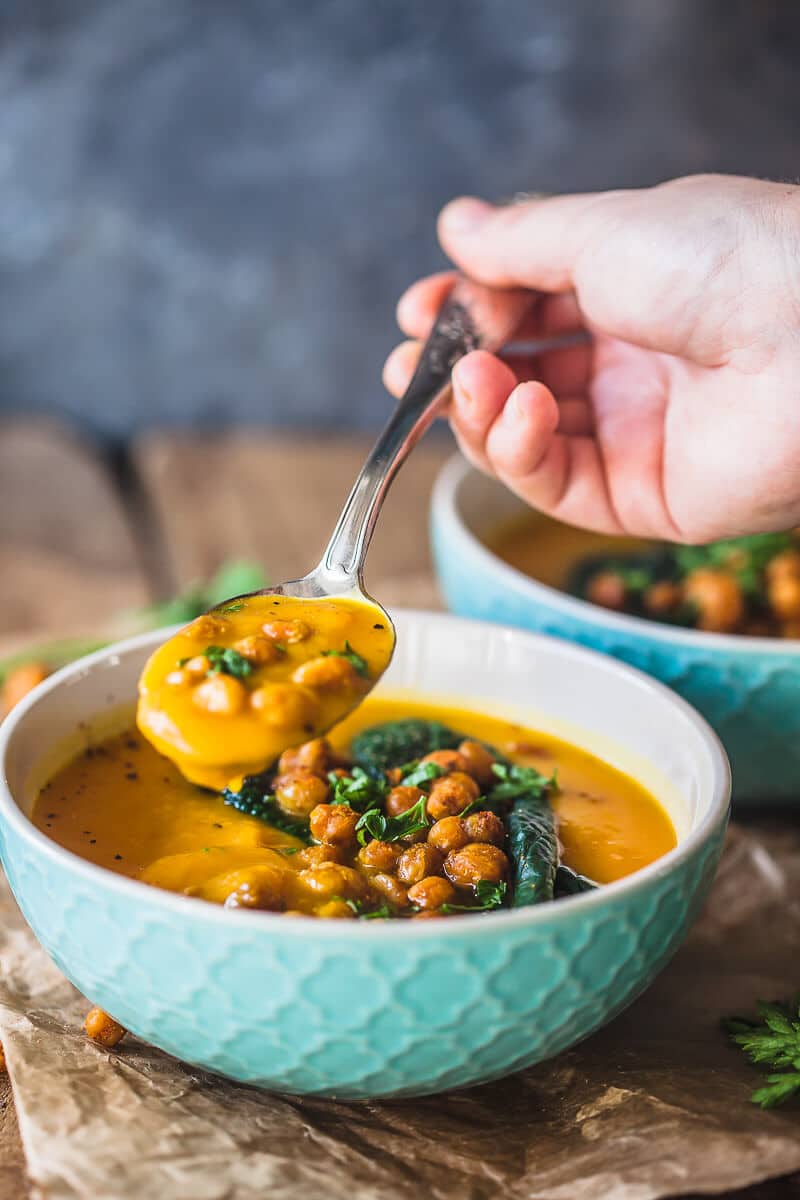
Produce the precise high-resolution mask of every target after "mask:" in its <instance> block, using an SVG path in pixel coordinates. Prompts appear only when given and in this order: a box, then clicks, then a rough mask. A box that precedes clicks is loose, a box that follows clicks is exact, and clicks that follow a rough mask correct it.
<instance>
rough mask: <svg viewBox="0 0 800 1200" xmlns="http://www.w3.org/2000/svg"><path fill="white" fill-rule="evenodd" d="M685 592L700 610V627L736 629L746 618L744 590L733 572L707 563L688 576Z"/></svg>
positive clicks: (722, 630) (729, 631) (720, 630)
mask: <svg viewBox="0 0 800 1200" xmlns="http://www.w3.org/2000/svg"><path fill="white" fill-rule="evenodd" d="M684 596H685V598H686V600H687V602H688V603H689V604H692V605H693V606H694V607H695V608H696V609H697V612H698V619H697V627H698V629H705V630H706V631H707V632H709V633H733V631H734V630H735V629H736V628H737V626H738V625H740V624H741V623H742V620H743V619H744V600H743V598H742V590H741V588H740V587H739V584H738V583H737V582H736V580H735V579H734V578H733V576H732V575H728V574H727V573H726V572H725V571H717V570H714V569H713V568H711V567H703V568H701V569H699V570H697V571H692V572H691V573H690V574H689V575H687V576H686V582H685V584H684Z"/></svg>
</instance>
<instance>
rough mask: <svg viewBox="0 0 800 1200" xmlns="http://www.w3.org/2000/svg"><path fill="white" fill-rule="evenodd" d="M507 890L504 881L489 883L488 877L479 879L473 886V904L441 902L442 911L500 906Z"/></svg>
mask: <svg viewBox="0 0 800 1200" xmlns="http://www.w3.org/2000/svg"><path fill="white" fill-rule="evenodd" d="M507 890H508V887H507V885H506V884H505V883H502V882H501V883H491V882H490V880H488V879H481V880H479V881H478V883H476V884H475V887H474V888H473V895H474V897H475V903H474V904H443V905H442V912H443V913H448V912H489V911H490V910H491V909H493V908H500V906H501V904H502V903H503V901H504V900H505V898H506V891H507Z"/></svg>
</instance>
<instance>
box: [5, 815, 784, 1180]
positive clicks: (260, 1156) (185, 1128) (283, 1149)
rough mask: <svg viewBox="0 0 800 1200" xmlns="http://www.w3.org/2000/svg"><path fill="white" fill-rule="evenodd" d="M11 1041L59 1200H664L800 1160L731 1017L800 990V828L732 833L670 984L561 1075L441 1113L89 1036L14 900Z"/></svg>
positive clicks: (32, 1151)
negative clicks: (255, 1080) (348, 1097)
mask: <svg viewBox="0 0 800 1200" xmlns="http://www.w3.org/2000/svg"><path fill="white" fill-rule="evenodd" d="M0 922H1V926H0V971H1V972H2V974H1V975H0V1038H1V1039H2V1041H3V1043H4V1045H5V1048H6V1054H7V1058H8V1063H9V1068H10V1071H11V1076H12V1083H13V1086H14V1093H15V1098H16V1103H17V1109H18V1114H19V1120H20V1127H21V1130H22V1136H23V1141H24V1146H25V1151H26V1154H27V1160H28V1165H29V1170H30V1174H31V1177H32V1179H33V1181H34V1184H35V1186H36V1187H37V1188H38V1189H40V1191H39V1194H40V1195H42V1196H46V1197H47V1198H48V1200H75V1198H76V1197H81V1198H82V1197H92V1200H97V1198H102V1200H129V1198H131V1200H132V1198H135V1200H139V1198H145V1197H146V1198H147V1200H151V1198H153V1197H155V1198H157V1200H245V1198H247V1200H252V1197H254V1196H267V1195H268V1196H269V1197H270V1200H290V1198H291V1200H300V1198H301V1197H302V1198H303V1200H306V1198H308V1200H317V1198H322V1197H324V1198H325V1200H339V1198H341V1200H377V1198H384V1197H392V1200H420V1197H424V1198H425V1200H445V1198H446V1200H450V1198H451V1197H458V1198H459V1200H489V1198H490V1197H491V1198H493V1200H494V1198H495V1197H498V1196H503V1197H508V1198H510V1200H600V1198H602V1200H654V1198H656V1197H660V1196H668V1195H680V1194H682V1193H687V1192H709V1193H713V1192H719V1191H724V1190H727V1189H731V1188H737V1187H744V1186H745V1185H746V1184H748V1183H752V1182H755V1181H757V1180H759V1179H762V1178H766V1177H768V1176H773V1175H780V1174H783V1173H785V1172H788V1171H792V1170H795V1169H798V1168H800V1121H798V1108H797V1107H796V1106H790V1107H788V1108H785V1109H777V1110H774V1111H772V1112H761V1111H760V1110H759V1109H757V1108H755V1107H754V1106H753V1105H751V1104H750V1103H749V1102H748V1097H749V1094H750V1091H751V1090H752V1088H753V1087H755V1086H757V1085H758V1082H759V1074H758V1072H757V1071H756V1070H755V1068H753V1067H752V1066H750V1065H749V1064H748V1063H747V1061H746V1060H745V1059H744V1057H743V1056H742V1055H741V1053H740V1052H738V1051H737V1050H735V1049H733V1048H731V1047H730V1046H729V1045H728V1043H727V1041H726V1039H725V1038H724V1037H723V1036H722V1034H721V1033H720V1031H719V1027H718V1022H719V1018H720V1017H721V1016H723V1015H727V1014H730V1013H734V1012H737V1011H745V1012H746V1011H749V1010H751V1009H752V1007H753V1005H754V1003H755V1001H756V999H758V998H765V999H766V998H769V999H774V998H782V997H784V996H786V994H787V993H791V992H792V990H793V989H794V988H795V987H796V986H797V985H798V983H800V969H798V963H799V962H800V829H798V828H797V825H796V823H795V824H794V825H792V824H791V822H790V820H789V819H787V818H782V819H781V820H780V821H778V820H777V819H776V820H775V821H773V822H770V821H767V820H765V819H761V820H760V821H759V823H758V825H757V826H756V825H750V826H749V827H748V828H746V829H745V828H742V827H741V826H740V827H737V828H734V829H732V830H731V834H730V838H729V842H728V846H727V850H726V853H725V856H724V859H723V863H722V866H721V868H720V873H719V876H718V878H717V881H716V884H715V887H714V890H713V893H712V896H711V899H710V901H709V904H708V905H707V908H706V911H705V913H704V914H703V916H702V917H701V918H700V920H699V921H698V922H697V924H696V925H695V927H694V929H693V931H692V933H691V935H690V937H689V940H688V942H687V943H686V945H685V946H684V947H683V949H682V950H681V951H680V952H679V953H678V955H677V956H676V958H675V959H674V960H673V961H672V963H671V964H670V965H669V966H668V967H667V968H666V970H665V971H664V972H663V974H662V975H661V976H660V977H659V979H658V980H657V981H656V983H655V984H654V985H653V987H652V988H651V989H650V990H649V991H648V992H647V994H646V995H645V996H643V997H642V998H641V999H639V1000H638V1001H637V1002H636V1003H635V1004H634V1005H633V1006H632V1007H631V1008H630V1009H629V1010H628V1011H627V1012H625V1013H623V1014H622V1016H620V1017H618V1018H617V1019H616V1020H615V1021H614V1022H613V1024H612V1025H610V1026H608V1027H607V1028H606V1029H604V1030H602V1031H601V1032H599V1033H598V1034H595V1036H594V1037H592V1038H590V1039H588V1040H587V1041H586V1042H584V1043H582V1044H581V1045H580V1046H578V1047H576V1048H575V1049H574V1050H572V1051H570V1052H569V1053H566V1054H563V1055H561V1056H560V1057H559V1058H557V1059H555V1060H554V1061H552V1062H549V1063H544V1064H542V1065H540V1066H538V1067H534V1068H531V1069H530V1070H528V1071H525V1072H523V1073H521V1074H519V1075H516V1076H512V1077H510V1078H508V1079H505V1080H502V1081H500V1082H498V1083H492V1084H487V1085H486V1086H484V1087H480V1088H473V1089H471V1090H469V1091H466V1092H458V1093H450V1094H447V1095H443V1096H432V1097H428V1098H425V1099H422V1100H402V1101H388V1102H387V1101H382V1102H379V1103H366V1102H361V1103H348V1104H343V1103H337V1102H332V1101H329V1100H313V1099H302V1098H293V1097H285V1096H277V1095H267V1094H265V1093H262V1092H258V1091H256V1090H254V1089H252V1088H249V1087H244V1086H240V1085H237V1084H233V1083H229V1082H227V1081H225V1080H221V1079H218V1078H215V1077H213V1076H210V1075H205V1074H203V1073H202V1072H198V1071H197V1070H195V1069H193V1068H189V1067H186V1066H184V1065H182V1064H181V1063H179V1062H177V1061H175V1060H174V1059H171V1058H169V1057H167V1056H166V1055H164V1054H162V1053H160V1052H159V1051H157V1050H152V1049H150V1047H148V1046H146V1045H143V1044H142V1043H140V1042H137V1041H136V1040H135V1039H133V1038H129V1039H126V1040H125V1041H124V1042H123V1043H122V1045H121V1046H120V1047H119V1048H118V1050H117V1051H115V1052H107V1051H104V1050H101V1049H98V1048H97V1047H95V1046H94V1045H92V1044H90V1043H88V1042H87V1041H86V1039H85V1038H84V1036H83V1033H82V1031H81V1023H82V1020H83V1016H84V1014H85V1011H86V1007H87V1006H86V1002H85V1001H84V1000H83V998H82V997H80V996H79V995H78V993H77V992H76V991H75V990H74V989H73V988H72V987H71V986H70V984H68V983H67V982H66V981H65V980H64V978H63V977H62V976H61V975H60V974H59V972H58V971H57V970H56V968H55V967H54V966H53V965H52V964H51V963H50V961H49V959H48V958H47V957H46V955H45V954H44V952H43V951H42V950H41V949H40V948H39V946H38V945H37V943H36V942H35V940H34V938H33V935H32V934H30V933H29V932H28V930H27V928H26V926H25V925H24V923H23V922H22V919H21V917H20V916H19V914H18V912H17V910H16V908H15V906H14V903H13V900H12V899H11V896H10V893H9V891H8V888H7V886H6V885H5V884H4V883H3V885H2V887H1V888H0Z"/></svg>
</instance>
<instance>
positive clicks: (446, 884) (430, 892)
mask: <svg viewBox="0 0 800 1200" xmlns="http://www.w3.org/2000/svg"><path fill="white" fill-rule="evenodd" d="M455 899H456V889H455V888H454V887H453V885H452V883H450V881H449V879H442V877H441V875H429V876H427V877H426V878H425V879H420V880H419V881H418V882H417V883H415V884H414V886H413V887H410V888H409V889H408V900H409V903H410V904H413V905H414V906H415V908H425V909H435V908H441V907H442V905H443V904H452V903H453V902H454V901H455Z"/></svg>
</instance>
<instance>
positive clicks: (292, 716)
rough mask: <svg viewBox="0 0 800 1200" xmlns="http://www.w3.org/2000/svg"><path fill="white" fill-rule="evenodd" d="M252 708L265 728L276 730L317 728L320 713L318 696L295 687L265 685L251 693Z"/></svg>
mask: <svg viewBox="0 0 800 1200" xmlns="http://www.w3.org/2000/svg"><path fill="white" fill-rule="evenodd" d="M250 704H251V706H252V707H253V709H254V710H255V712H257V713H258V715H259V717H260V718H261V720H262V721H263V722H264V724H265V725H271V726H273V727H274V728H276V729H302V728H303V727H304V726H307V725H311V726H313V723H314V721H315V720H316V717H317V713H318V712H319V701H318V700H317V698H316V696H315V695H314V693H313V692H310V691H308V689H307V688H301V687H296V686H295V685H294V684H292V683H265V684H264V686H263V687H260V688H256V689H255V691H254V692H251V693H250Z"/></svg>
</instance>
